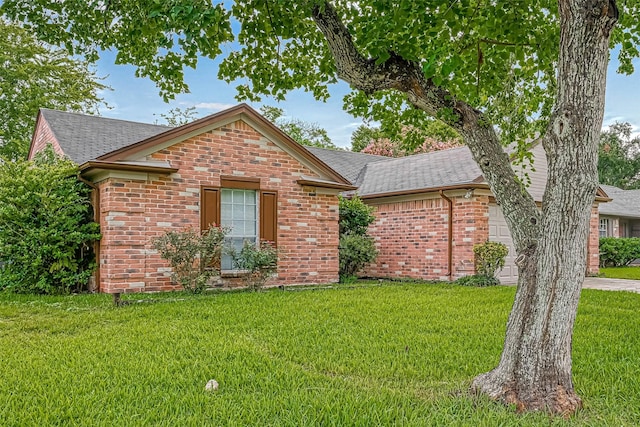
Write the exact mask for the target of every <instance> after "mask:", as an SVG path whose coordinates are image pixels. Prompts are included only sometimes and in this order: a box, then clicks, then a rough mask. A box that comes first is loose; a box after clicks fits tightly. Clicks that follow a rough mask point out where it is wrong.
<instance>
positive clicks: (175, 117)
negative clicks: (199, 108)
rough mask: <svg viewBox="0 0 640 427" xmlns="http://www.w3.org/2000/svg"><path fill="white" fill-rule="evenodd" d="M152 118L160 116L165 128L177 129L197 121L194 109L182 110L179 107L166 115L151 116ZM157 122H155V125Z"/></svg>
mask: <svg viewBox="0 0 640 427" xmlns="http://www.w3.org/2000/svg"><path fill="white" fill-rule="evenodd" d="M153 115H154V116H160V117H162V119H164V122H165V123H166V125H167V126H172V127H178V126H182V125H186V124H187V123H191V122H192V121H194V120H196V119H198V113H197V112H196V107H187V108H185V109H184V110H183V109H182V108H180V107H176V108H172V109H170V110H169V111H167V112H166V113H160V114H155V113H154V114H153ZM157 122H158V121H157V120H156V123H157Z"/></svg>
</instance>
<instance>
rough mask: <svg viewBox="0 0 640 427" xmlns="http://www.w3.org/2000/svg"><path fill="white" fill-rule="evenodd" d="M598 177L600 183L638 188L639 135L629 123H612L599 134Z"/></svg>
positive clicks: (639, 178)
mask: <svg viewBox="0 0 640 427" xmlns="http://www.w3.org/2000/svg"><path fill="white" fill-rule="evenodd" d="M598 177H599V179H600V183H601V184H608V185H613V186H616V187H620V188H623V189H626V190H632V189H637V188H640V137H639V136H635V137H633V138H632V137H631V125H630V124H629V123H614V124H613V125H611V126H609V129H607V130H606V131H604V132H602V135H601V136H600V149H599V157H598Z"/></svg>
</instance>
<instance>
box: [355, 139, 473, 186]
mask: <svg viewBox="0 0 640 427" xmlns="http://www.w3.org/2000/svg"><path fill="white" fill-rule="evenodd" d="M481 176H482V172H481V171H480V168H479V167H478V166H477V165H476V163H475V161H474V160H473V158H472V157H471V152H470V151H469V148H468V147H458V148H452V149H449V150H442V151H434V152H431V153H425V154H417V155H414V156H408V157H401V158H398V159H391V160H387V161H380V162H374V163H369V164H368V165H367V166H366V169H365V170H364V172H363V176H362V177H361V181H362V184H361V186H360V188H359V189H358V194H360V195H361V196H367V195H372V194H382V193H395V192H400V191H412V190H421V189H434V188H438V187H447V186H452V185H461V184H470V183H473V182H476V180H477V179H478V178H479V177H481Z"/></svg>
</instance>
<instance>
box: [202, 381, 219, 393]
mask: <svg viewBox="0 0 640 427" xmlns="http://www.w3.org/2000/svg"><path fill="white" fill-rule="evenodd" d="M219 386H220V385H219V384H218V381H216V380H209V381H208V382H207V385H205V386H204V389H205V390H206V391H216V390H218V387H219Z"/></svg>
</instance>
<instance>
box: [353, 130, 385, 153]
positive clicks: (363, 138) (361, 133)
mask: <svg viewBox="0 0 640 427" xmlns="http://www.w3.org/2000/svg"><path fill="white" fill-rule="evenodd" d="M381 138H384V134H383V133H382V131H381V130H380V128H379V127H370V126H367V125H360V126H358V128H357V129H356V130H355V131H353V133H352V134H351V151H355V152H361V151H362V150H364V149H365V148H366V147H367V146H368V145H369V144H371V143H372V142H374V141H376V140H378V139H381Z"/></svg>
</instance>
